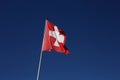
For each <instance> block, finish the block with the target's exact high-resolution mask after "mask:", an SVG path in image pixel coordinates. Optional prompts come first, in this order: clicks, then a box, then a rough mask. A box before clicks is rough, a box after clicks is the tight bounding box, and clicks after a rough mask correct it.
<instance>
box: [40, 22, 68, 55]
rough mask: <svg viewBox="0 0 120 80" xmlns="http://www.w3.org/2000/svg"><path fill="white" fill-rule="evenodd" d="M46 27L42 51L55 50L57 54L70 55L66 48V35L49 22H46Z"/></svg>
mask: <svg viewBox="0 0 120 80" xmlns="http://www.w3.org/2000/svg"><path fill="white" fill-rule="evenodd" d="M45 27H46V28H45V33H44V40H43V45H42V51H51V50H55V51H56V52H62V53H65V54H69V50H68V49H67V48H66V46H65V41H66V35H65V33H64V31H63V30H61V29H58V27H57V26H56V25H54V24H53V23H51V22H49V21H48V20H46V26H45Z"/></svg>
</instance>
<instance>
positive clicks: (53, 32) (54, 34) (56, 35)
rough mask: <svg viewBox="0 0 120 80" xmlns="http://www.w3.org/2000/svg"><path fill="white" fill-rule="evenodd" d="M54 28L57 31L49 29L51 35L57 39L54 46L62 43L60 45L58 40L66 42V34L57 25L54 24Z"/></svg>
mask: <svg viewBox="0 0 120 80" xmlns="http://www.w3.org/2000/svg"><path fill="white" fill-rule="evenodd" d="M54 30H55V31H49V35H50V36H52V37H54V38H55V39H56V40H55V43H54V46H57V47H59V46H60V45H59V43H58V42H61V43H64V35H61V34H60V32H59V30H58V28H57V26H54Z"/></svg>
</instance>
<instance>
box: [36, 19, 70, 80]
mask: <svg viewBox="0 0 120 80" xmlns="http://www.w3.org/2000/svg"><path fill="white" fill-rule="evenodd" d="M65 41H66V35H65V32H64V31H63V30H62V29H59V28H58V27H57V26H56V25H54V24H53V23H51V22H49V21H48V20H46V21H45V29H44V36H43V41H42V48H41V53H40V60H39V66H38V72H37V80H39V78H40V68H41V63H42V55H43V51H49V52H50V51H51V50H55V51H56V52H60V53H64V54H66V55H67V54H69V50H68V49H67V47H66V46H65Z"/></svg>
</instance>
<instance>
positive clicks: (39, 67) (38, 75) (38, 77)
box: [37, 20, 47, 80]
mask: <svg viewBox="0 0 120 80" xmlns="http://www.w3.org/2000/svg"><path fill="white" fill-rule="evenodd" d="M46 24H47V20H46V21H45V28H44V36H43V41H42V47H43V43H44V37H45V30H46ZM42 47H41V52H40V59H39V65H38V71H37V80H39V79H40V70H41V63H42V56H43V53H42Z"/></svg>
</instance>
